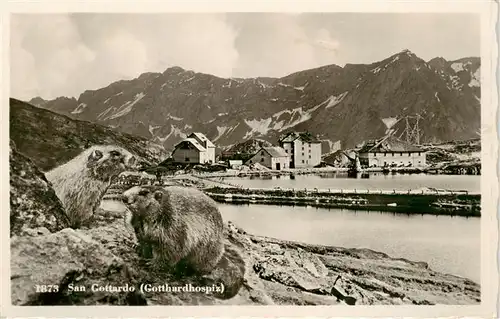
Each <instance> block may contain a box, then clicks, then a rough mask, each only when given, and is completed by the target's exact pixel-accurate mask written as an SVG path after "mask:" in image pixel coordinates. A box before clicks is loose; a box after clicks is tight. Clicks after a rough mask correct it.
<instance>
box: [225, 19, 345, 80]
mask: <svg viewBox="0 0 500 319" xmlns="http://www.w3.org/2000/svg"><path fill="white" fill-rule="evenodd" d="M300 16H301V15H294V14H277V13H267V14H238V15H232V16H231V19H230V20H231V23H233V24H234V25H235V26H236V28H237V29H238V31H239V32H238V38H237V41H236V48H237V49H238V52H239V53H240V59H239V60H238V64H237V66H236V68H235V75H236V76H240V77H248V76H252V77H257V76H272V77H281V76H285V75H288V74H290V73H292V72H295V71H299V70H304V69H308V68H314V67H317V66H319V65H324V64H330V63H335V59H336V53H335V50H336V49H338V47H339V46H340V43H339V42H338V41H337V40H335V39H333V38H332V36H331V34H330V32H329V31H328V30H326V29H321V28H320V29H309V28H307V27H306V26H304V25H302V24H301V20H300Z"/></svg>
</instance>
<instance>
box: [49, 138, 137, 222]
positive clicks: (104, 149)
mask: <svg viewBox="0 0 500 319" xmlns="http://www.w3.org/2000/svg"><path fill="white" fill-rule="evenodd" d="M137 168H138V160H137V158H136V157H135V156H134V155H132V154H131V153H130V152H129V151H127V150H125V149H123V148H121V147H119V146H113V145H96V146H92V147H90V148H88V149H86V150H84V151H83V152H82V153H80V154H79V155H77V156H76V157H74V158H73V159H71V160H70V161H68V162H67V163H65V164H62V165H60V166H58V167H56V168H54V169H52V170H51V171H49V172H47V173H45V176H46V177H47V179H48V180H49V181H50V182H51V183H52V186H53V188H54V190H55V192H56V195H57V197H59V199H60V200H61V202H62V203H63V206H64V208H65V210H66V214H67V215H68V218H69V220H70V225H71V227H73V228H78V227H81V226H82V225H83V224H85V222H87V221H88V220H89V219H90V218H91V217H92V215H93V214H94V211H95V209H96V208H97V207H99V204H100V202H101V199H102V197H103V196H104V194H105V193H106V190H107V189H108V187H109V186H110V185H111V179H112V178H113V177H116V176H117V175H119V174H120V173H122V172H124V171H126V170H128V169H130V170H134V169H137Z"/></svg>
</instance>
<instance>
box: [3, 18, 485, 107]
mask: <svg viewBox="0 0 500 319" xmlns="http://www.w3.org/2000/svg"><path fill="white" fill-rule="evenodd" d="M10 33H11V38H10V67H11V97H15V98H19V99H23V100H29V99H31V98H33V97H35V96H41V97H42V98H44V99H53V98H56V97H58V96H68V97H76V98H78V96H79V95H80V94H81V93H83V92H84V91H85V90H95V89H98V88H101V87H105V86H107V85H109V84H110V83H112V82H114V81H118V80H127V79H133V78H136V77H138V76H139V75H140V74H141V73H144V72H163V71H165V69H167V68H168V67H172V66H180V67H182V68H184V69H188V70H193V71H196V72H203V73H208V74H212V75H216V76H219V77H257V76H268V77H281V76H285V75H288V74H290V73H293V72H297V71H301V70H305V69H310V68H315V67H319V66H323V65H328V64H337V65H339V66H343V65H345V64H346V63H372V62H376V61H380V60H382V59H385V58H387V57H389V56H390V55H392V54H395V53H397V52H399V51H401V50H403V49H409V50H410V51H412V52H413V53H415V54H416V55H417V56H419V57H420V58H422V59H424V60H426V61H428V60H430V59H432V58H434V57H438V56H439V57H444V58H445V59H447V60H454V59H459V58H462V57H468V56H480V19H479V16H478V15H475V14H466V13H293V14H292V13H161V14H130V13H129V14H109V13H70V14H40V13H38V14H13V15H11V30H10Z"/></svg>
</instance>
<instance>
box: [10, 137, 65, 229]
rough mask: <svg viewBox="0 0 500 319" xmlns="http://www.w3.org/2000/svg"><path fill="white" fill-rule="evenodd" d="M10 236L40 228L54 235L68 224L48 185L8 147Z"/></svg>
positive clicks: (11, 147)
mask: <svg viewBox="0 0 500 319" xmlns="http://www.w3.org/2000/svg"><path fill="white" fill-rule="evenodd" d="M9 157H10V235H11V236H13V235H21V233H22V232H25V231H24V230H23V229H29V228H38V227H44V228H45V229H47V230H48V231H50V232H56V231H58V230H61V229H63V228H65V227H68V225H69V220H68V218H67V216H66V213H65V212H64V209H63V206H62V203H61V201H60V200H59V198H57V196H56V194H55V192H54V190H53V189H52V185H51V184H50V182H49V181H47V179H46V178H45V175H44V174H43V173H42V172H40V170H39V169H38V167H37V166H36V165H35V164H34V163H33V162H32V161H31V160H30V159H29V158H27V157H26V156H24V155H23V154H21V153H19V152H18V151H17V149H16V147H15V145H14V143H13V142H12V141H11V144H10V156H9Z"/></svg>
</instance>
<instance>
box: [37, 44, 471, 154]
mask: <svg viewBox="0 0 500 319" xmlns="http://www.w3.org/2000/svg"><path fill="white" fill-rule="evenodd" d="M479 78H480V59H479V58H474V57H472V58H464V59H460V60H456V61H446V60H444V59H443V58H435V59H432V60H431V61H429V62H426V61H424V60H422V59H420V58H419V57H417V56H416V55H415V54H413V53H412V52H410V51H408V50H404V51H402V52H399V53H397V54H394V55H393V56H391V57H388V58H387V59H384V60H382V61H379V62H375V63H372V64H347V65H345V66H344V67H340V66H336V65H328V66H323V67H319V68H316V69H311V70H305V71H300V72H297V73H294V74H290V75H288V76H285V77H283V78H251V79H239V78H229V79H223V78H219V77H215V76H212V75H209V74H202V73H195V72H193V71H188V70H184V69H182V68H180V67H172V68H169V69H167V70H166V71H165V72H163V73H144V74H142V75H141V76H139V77H138V78H136V79H133V80H130V81H118V82H115V83H112V84H110V85H109V86H107V87H105V88H101V89H98V90H95V91H85V92H83V93H82V94H81V95H80V96H79V97H78V99H75V98H65V97H60V98H57V99H55V100H51V101H45V100H43V99H41V98H36V99H34V100H32V102H33V103H34V104H36V105H37V106H40V107H43V108H47V109H49V110H53V111H55V112H59V113H61V114H65V115H67V116H70V117H72V118H75V119H80V120H86V121H91V122H95V123H98V124H101V125H105V126H108V127H110V128H113V129H116V130H117V131H121V132H129V133H132V134H135V135H139V136H143V137H145V138H147V139H150V140H153V141H155V142H157V143H161V144H163V145H164V146H165V147H166V148H167V149H171V148H172V146H173V145H174V143H176V142H178V141H179V140H180V139H181V138H182V137H184V136H185V135H186V134H189V133H190V132H192V131H202V132H204V133H205V134H206V135H207V136H208V137H209V138H210V139H212V140H213V141H214V142H215V143H216V144H217V146H219V147H228V146H231V145H234V144H236V143H239V142H241V141H244V140H247V139H250V138H260V139H265V140H268V141H271V142H273V143H276V141H277V137H278V136H279V135H281V134H283V133H286V132H287V131H290V130H300V131H305V130H308V131H310V132H312V133H314V134H318V135H319V138H320V139H322V140H323V145H326V146H330V148H331V147H332V145H334V143H338V142H340V143H341V145H342V147H343V148H349V147H353V146H354V145H356V144H358V143H360V142H362V141H364V140H366V139H372V138H376V137H380V136H381V135H383V134H385V132H386V130H387V129H388V127H389V126H390V125H391V124H393V123H394V122H396V121H397V120H400V119H404V117H405V116H416V115H417V114H418V115H420V116H421V118H420V121H419V128H420V131H421V132H420V133H421V141H422V142H433V143H436V142H440V141H448V140H453V139H469V138H474V137H477V136H478V135H477V132H478V131H479V129H480V83H479ZM411 121H412V120H410V122H411ZM410 124H411V125H413V123H410ZM405 125H406V122H405V120H400V121H398V122H397V123H396V124H395V125H394V127H393V128H394V129H395V130H396V131H397V132H396V134H397V135H400V134H401V133H403V130H404V129H405ZM337 145H338V144H337ZM324 151H325V152H326V151H329V150H328V147H326V149H325V147H324Z"/></svg>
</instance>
